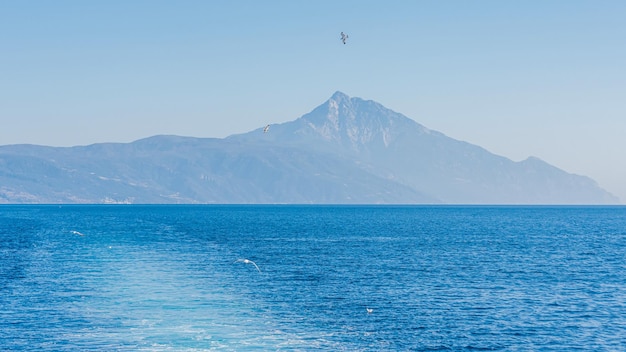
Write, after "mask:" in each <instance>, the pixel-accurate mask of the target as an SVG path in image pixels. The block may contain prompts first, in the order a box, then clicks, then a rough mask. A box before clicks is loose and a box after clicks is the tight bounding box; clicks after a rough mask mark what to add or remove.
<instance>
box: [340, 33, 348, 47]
mask: <svg viewBox="0 0 626 352" xmlns="http://www.w3.org/2000/svg"><path fill="white" fill-rule="evenodd" d="M346 40H348V35H347V34H345V33H344V32H341V41H342V42H343V43H344V44H345V43H346Z"/></svg>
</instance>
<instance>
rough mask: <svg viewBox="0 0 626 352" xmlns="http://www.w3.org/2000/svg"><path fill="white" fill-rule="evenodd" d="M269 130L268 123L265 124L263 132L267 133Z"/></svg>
mask: <svg viewBox="0 0 626 352" xmlns="http://www.w3.org/2000/svg"><path fill="white" fill-rule="evenodd" d="M269 130H270V125H267V126H265V127H264V128H263V133H267V131H269Z"/></svg>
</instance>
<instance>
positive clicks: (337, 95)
mask: <svg viewBox="0 0 626 352" xmlns="http://www.w3.org/2000/svg"><path fill="white" fill-rule="evenodd" d="M330 100H334V101H342V100H350V97H349V96H348V95H347V94H345V93H343V92H340V91H336V92H335V93H334V94H333V95H332V96H331V97H330Z"/></svg>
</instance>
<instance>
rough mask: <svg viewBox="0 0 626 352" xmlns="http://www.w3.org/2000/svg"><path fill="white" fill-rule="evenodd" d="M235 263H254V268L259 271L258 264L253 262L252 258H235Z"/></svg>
mask: <svg viewBox="0 0 626 352" xmlns="http://www.w3.org/2000/svg"><path fill="white" fill-rule="evenodd" d="M235 263H244V264H252V265H254V267H255V268H256V270H258V271H259V272H261V269H259V266H258V265H256V263H255V262H253V261H252V260H250V259H237V260H235Z"/></svg>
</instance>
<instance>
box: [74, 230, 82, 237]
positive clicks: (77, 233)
mask: <svg viewBox="0 0 626 352" xmlns="http://www.w3.org/2000/svg"><path fill="white" fill-rule="evenodd" d="M71 232H72V233H73V234H75V235H79V236H85V234H82V233H80V232H78V231H74V230H72V231H71Z"/></svg>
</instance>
